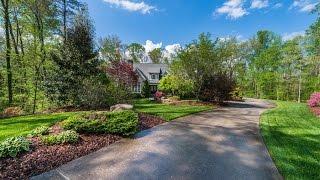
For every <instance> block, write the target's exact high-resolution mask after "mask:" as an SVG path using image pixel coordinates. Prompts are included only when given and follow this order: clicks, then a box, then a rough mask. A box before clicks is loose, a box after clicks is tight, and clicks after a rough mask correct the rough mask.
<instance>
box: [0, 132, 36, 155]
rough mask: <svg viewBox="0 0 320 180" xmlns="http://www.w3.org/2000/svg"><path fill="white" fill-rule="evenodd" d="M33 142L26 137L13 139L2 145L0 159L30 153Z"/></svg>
mask: <svg viewBox="0 0 320 180" xmlns="http://www.w3.org/2000/svg"><path fill="white" fill-rule="evenodd" d="M30 144H31V142H30V141H28V140H27V139H25V138H24V137H21V136H19V137H11V138H8V139H6V140H4V141H3V142H1V143H0V158H6V157H16V156H17V155H18V153H20V152H23V151H29V149H30Z"/></svg>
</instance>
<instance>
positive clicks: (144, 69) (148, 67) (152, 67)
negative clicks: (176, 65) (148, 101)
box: [133, 63, 168, 83]
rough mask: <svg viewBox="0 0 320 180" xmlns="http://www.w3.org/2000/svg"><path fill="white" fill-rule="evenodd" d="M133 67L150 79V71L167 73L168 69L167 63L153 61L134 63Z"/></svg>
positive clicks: (145, 78) (143, 76)
mask: <svg viewBox="0 0 320 180" xmlns="http://www.w3.org/2000/svg"><path fill="white" fill-rule="evenodd" d="M133 69H134V70H135V71H137V73H138V74H139V75H140V76H141V77H142V78H143V79H144V80H149V82H151V81H150V76H149V74H150V73H157V74H159V73H160V72H162V74H163V75H164V74H166V72H167V70H168V65H167V64H153V63H139V64H133ZM151 83H157V82H151Z"/></svg>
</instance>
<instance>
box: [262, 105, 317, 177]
mask: <svg viewBox="0 0 320 180" xmlns="http://www.w3.org/2000/svg"><path fill="white" fill-rule="evenodd" d="M276 103H277V105H278V106H277V108H275V109H272V110H269V111H267V112H266V113H264V114H263V115H262V116H261V131H262V136H263V138H264V140H265V143H266V145H267V147H268V150H269V152H270V154H271V156H272V158H273V160H274V162H275V164H276V166H277V167H278V169H279V171H280V173H281V174H282V175H283V177H284V178H285V179H320V118H317V117H315V116H314V115H313V114H312V113H311V112H310V111H309V109H308V107H307V105H306V104H299V103H294V102H276Z"/></svg>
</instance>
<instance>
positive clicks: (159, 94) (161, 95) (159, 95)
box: [154, 91, 165, 101]
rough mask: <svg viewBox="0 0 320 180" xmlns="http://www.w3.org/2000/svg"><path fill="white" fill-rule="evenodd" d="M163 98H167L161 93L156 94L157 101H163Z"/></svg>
mask: <svg viewBox="0 0 320 180" xmlns="http://www.w3.org/2000/svg"><path fill="white" fill-rule="evenodd" d="M162 97H165V94H164V93H163V92H161V91H157V92H156V93H155V94H154V99H155V100H156V101H161V98H162Z"/></svg>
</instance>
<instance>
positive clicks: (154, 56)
mask: <svg viewBox="0 0 320 180" xmlns="http://www.w3.org/2000/svg"><path fill="white" fill-rule="evenodd" d="M148 55H149V57H150V59H151V61H152V62H153V63H155V64H159V63H161V61H162V58H163V54H162V50H161V48H156V49H154V50H152V51H150V52H149V53H148Z"/></svg>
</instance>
